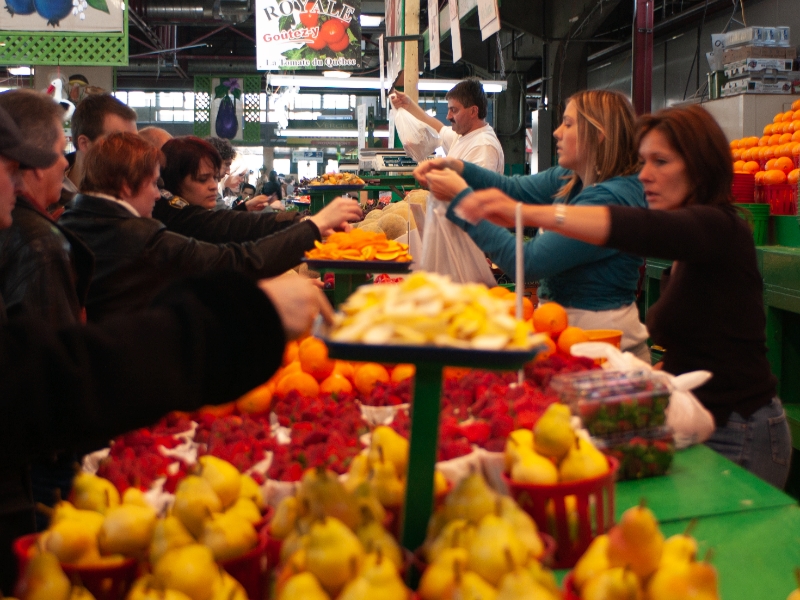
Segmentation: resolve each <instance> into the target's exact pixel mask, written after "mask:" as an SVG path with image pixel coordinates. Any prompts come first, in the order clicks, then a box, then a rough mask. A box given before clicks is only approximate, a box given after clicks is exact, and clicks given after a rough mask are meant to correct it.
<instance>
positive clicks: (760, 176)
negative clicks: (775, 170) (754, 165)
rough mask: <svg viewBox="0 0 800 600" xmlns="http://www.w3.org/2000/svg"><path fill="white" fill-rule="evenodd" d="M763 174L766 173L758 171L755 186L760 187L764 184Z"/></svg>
mask: <svg viewBox="0 0 800 600" xmlns="http://www.w3.org/2000/svg"><path fill="white" fill-rule="evenodd" d="M764 173H766V171H759V172H758V173H756V185H762V184H763V183H764Z"/></svg>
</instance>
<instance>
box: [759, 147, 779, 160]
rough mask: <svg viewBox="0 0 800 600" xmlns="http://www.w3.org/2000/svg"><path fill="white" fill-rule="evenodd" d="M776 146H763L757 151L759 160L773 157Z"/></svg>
mask: <svg viewBox="0 0 800 600" xmlns="http://www.w3.org/2000/svg"><path fill="white" fill-rule="evenodd" d="M776 148H777V146H767V147H766V148H764V151H763V152H761V153H759V158H761V160H769V159H770V158H775V149H776Z"/></svg>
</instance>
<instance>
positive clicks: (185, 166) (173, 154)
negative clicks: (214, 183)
mask: <svg viewBox="0 0 800 600" xmlns="http://www.w3.org/2000/svg"><path fill="white" fill-rule="evenodd" d="M161 151H162V152H163V153H164V157H165V158H166V161H167V163H166V165H164V168H163V169H162V170H161V179H162V180H163V181H164V189H166V190H167V191H169V192H172V193H173V194H178V193H179V192H178V190H179V189H180V186H181V182H182V181H183V180H184V178H185V177H186V176H187V175H191V176H192V178H195V177H197V174H198V173H199V172H200V163H201V162H203V159H206V160H208V161H209V162H210V163H211V165H212V166H213V167H214V170H215V171H217V172H219V170H220V169H221V168H222V157H221V156H220V155H219V152H217V149H216V148H215V147H214V146H212V145H211V144H210V143H209V142H208V141H206V140H201V139H200V138H199V137H195V136H193V135H186V136H183V137H176V138H172V139H171V140H169V141H168V142H167V143H166V144H164V145H163V146H162V147H161Z"/></svg>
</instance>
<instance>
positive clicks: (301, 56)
mask: <svg viewBox="0 0 800 600" xmlns="http://www.w3.org/2000/svg"><path fill="white" fill-rule="evenodd" d="M360 14H361V0H256V66H257V68H258V69H259V70H260V71H277V70H282V69H286V70H326V71H328V70H348V69H358V68H361V24H360V23H359V20H358V17H359V15H360Z"/></svg>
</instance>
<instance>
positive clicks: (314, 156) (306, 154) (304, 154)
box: [292, 150, 322, 162]
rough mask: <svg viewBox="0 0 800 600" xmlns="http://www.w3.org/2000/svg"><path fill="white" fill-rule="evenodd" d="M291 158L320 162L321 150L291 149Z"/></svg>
mask: <svg viewBox="0 0 800 600" xmlns="http://www.w3.org/2000/svg"><path fill="white" fill-rule="evenodd" d="M292 160H293V161H294V162H300V161H301V160H302V161H306V162H322V152H318V151H315V150H292Z"/></svg>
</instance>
